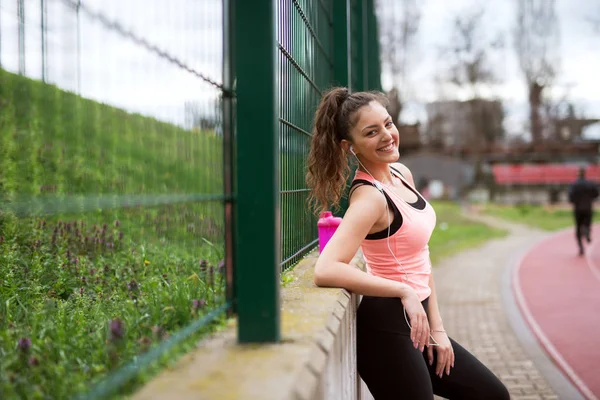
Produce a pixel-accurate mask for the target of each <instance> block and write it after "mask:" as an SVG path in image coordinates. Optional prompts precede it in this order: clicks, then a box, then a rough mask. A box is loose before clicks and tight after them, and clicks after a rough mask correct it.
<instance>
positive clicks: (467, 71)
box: [442, 8, 503, 99]
mask: <svg viewBox="0 0 600 400" xmlns="http://www.w3.org/2000/svg"><path fill="white" fill-rule="evenodd" d="M484 14H485V12H484V10H483V9H481V8H480V9H475V10H473V11H463V12H460V13H459V14H457V15H456V16H455V17H454V18H453V21H452V22H453V30H452V35H451V36H450V43H449V44H448V45H447V46H445V47H442V56H443V57H444V59H445V62H448V63H449V68H448V74H449V76H448V79H449V81H450V82H451V83H452V84H454V85H455V86H456V87H458V88H460V89H464V90H467V91H468V92H469V97H470V98H472V99H477V98H480V97H481V93H480V90H481V88H482V87H483V86H487V85H489V84H493V83H495V82H497V77H496V74H495V72H494V70H493V67H492V63H491V62H490V61H491V60H490V52H492V51H494V50H497V49H500V48H502V46H503V41H502V37H501V36H500V35H498V36H496V37H494V38H493V39H491V40H488V38H487V37H488V34H487V32H485V31H484V25H483V17H484Z"/></svg>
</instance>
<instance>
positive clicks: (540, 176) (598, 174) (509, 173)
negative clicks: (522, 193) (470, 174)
mask: <svg viewBox="0 0 600 400" xmlns="http://www.w3.org/2000/svg"><path fill="white" fill-rule="evenodd" d="M492 173H493V174H494V179H495V181H496V183H497V184H499V185H549V184H558V185H567V184H569V183H571V182H573V181H574V180H575V179H577V176H578V174H579V166H578V165H572V164H495V165H493V166H492ZM585 176H586V178H588V179H590V180H593V181H596V182H600V165H589V166H587V167H586V175H585Z"/></svg>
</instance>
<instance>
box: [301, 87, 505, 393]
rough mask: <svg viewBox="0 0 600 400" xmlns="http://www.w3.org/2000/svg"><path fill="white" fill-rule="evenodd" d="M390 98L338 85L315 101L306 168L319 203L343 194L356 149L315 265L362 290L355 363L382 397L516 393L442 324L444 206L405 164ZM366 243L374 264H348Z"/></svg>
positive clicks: (322, 274) (319, 280) (326, 278)
mask: <svg viewBox="0 0 600 400" xmlns="http://www.w3.org/2000/svg"><path fill="white" fill-rule="evenodd" d="M385 106H386V102H385V101H384V100H383V96H382V95H381V94H379V93H374V92H357V93H350V92H349V91H348V89H346V88H334V89H332V90H330V91H329V92H327V93H326V94H325V95H324V97H323V99H322V100H321V104H320V106H319V108H318V109H317V114H316V117H315V129H314V135H313V137H312V142H311V149H310V154H309V171H308V176H307V180H308V183H309V185H310V187H311V188H312V198H313V200H314V202H315V206H316V208H317V211H320V210H322V209H324V208H326V207H328V204H329V203H328V202H329V201H332V202H333V204H337V203H338V202H339V200H340V197H341V193H342V190H343V189H344V187H345V182H346V179H347V177H348V172H349V165H348V159H347V157H348V156H349V157H354V158H356V160H357V161H358V164H359V168H358V170H357V171H356V175H355V176H354V180H353V183H352V186H351V188H350V194H349V202H350V206H349V208H348V210H347V211H346V214H345V215H344V218H343V220H342V223H341V224H340V226H339V227H338V229H337V230H336V232H335V234H334V235H333V237H332V238H331V239H330V241H329V242H328V243H327V245H326V246H325V248H324V249H323V251H322V252H321V254H320V255H319V258H318V259H317V262H316V264H315V273H314V281H315V284H316V285H318V286H325V287H342V288H345V289H347V290H349V291H351V292H353V293H357V294H360V295H362V296H363V297H362V300H361V303H360V306H359V308H358V311H357V316H356V325H357V347H356V349H357V369H358V372H359V374H360V376H361V377H362V378H363V380H364V381H365V383H366V384H367V386H368V388H369V390H370V392H371V393H372V394H373V396H374V397H375V398H376V399H391V398H397V396H399V395H400V394H402V395H404V396H406V398H410V399H431V398H433V395H434V394H436V395H440V396H443V397H446V398H461V399H484V398H485V399H498V400H500V399H502V400H504V399H508V398H509V397H510V396H509V393H508V391H507V389H506V387H504V385H503V384H502V382H500V381H499V380H498V378H497V377H496V376H495V375H494V374H493V373H492V372H491V371H490V370H488V369H487V368H486V367H485V366H484V365H483V364H481V363H480V362H479V361H478V360H477V359H476V358H475V357H474V356H473V355H471V354H470V353H469V352H468V351H467V350H465V349H464V348H463V347H462V346H461V345H459V344H458V343H456V342H455V341H453V340H452V339H450V338H449V337H448V335H447V334H446V331H445V330H444V324H443V321H442V317H441V314H440V310H439V308H438V304H437V298H436V292H435V283H434V280H433V275H432V269H431V260H430V257H429V241H430V238H431V235H432V233H433V230H434V228H435V225H436V213H435V211H434V209H433V207H432V206H431V204H429V203H428V202H427V201H426V200H425V198H424V197H423V196H421V194H420V193H419V192H418V191H417V190H416V189H415V184H414V181H413V178H412V173H411V171H410V170H409V169H408V168H407V167H406V166H404V165H402V164H400V163H397V160H398V158H399V153H398V143H399V140H400V138H399V134H398V130H397V129H396V127H395V125H394V123H393V122H392V120H391V118H390V115H389V114H388V112H387V110H386V108H385ZM359 247H360V248H361V249H362V253H363V255H364V259H365V264H366V267H367V271H366V272H363V271H361V270H358V269H356V268H354V267H352V266H351V265H350V264H349V263H350V262H351V260H352V258H353V257H354V256H355V254H356V252H357V251H358V249H359ZM450 371H452V373H450Z"/></svg>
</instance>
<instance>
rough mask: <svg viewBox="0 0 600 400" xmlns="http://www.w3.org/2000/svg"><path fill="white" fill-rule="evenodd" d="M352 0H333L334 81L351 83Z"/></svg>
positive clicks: (336, 82) (338, 84)
mask: <svg viewBox="0 0 600 400" xmlns="http://www.w3.org/2000/svg"><path fill="white" fill-rule="evenodd" d="M349 1H350V0H338V1H334V2H333V18H332V19H333V83H334V85H336V86H345V87H349V84H350V68H351V64H350V30H349V29H350V24H349V23H348V20H349V18H350V14H349V9H350V3H349Z"/></svg>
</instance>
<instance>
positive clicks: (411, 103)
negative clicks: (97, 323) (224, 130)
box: [0, 0, 600, 135]
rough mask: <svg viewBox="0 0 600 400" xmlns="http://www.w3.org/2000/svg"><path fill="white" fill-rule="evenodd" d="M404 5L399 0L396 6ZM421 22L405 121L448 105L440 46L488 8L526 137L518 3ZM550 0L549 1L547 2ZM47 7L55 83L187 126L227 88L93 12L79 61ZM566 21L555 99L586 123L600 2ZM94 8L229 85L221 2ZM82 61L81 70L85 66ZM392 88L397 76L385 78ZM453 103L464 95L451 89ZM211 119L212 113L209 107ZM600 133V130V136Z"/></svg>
mask: <svg viewBox="0 0 600 400" xmlns="http://www.w3.org/2000/svg"><path fill="white" fill-rule="evenodd" d="M387 1H392V2H396V3H399V0H387ZM417 1H418V2H419V3H420V4H421V5H422V6H421V7H422V9H421V12H422V19H421V25H420V29H419V33H418V36H417V42H416V46H415V48H416V50H417V51H416V52H415V57H414V59H413V62H412V63H411V65H412V68H411V69H410V70H409V74H408V78H409V79H408V82H407V85H406V86H407V87H406V90H405V91H404V92H405V93H406V100H407V102H408V103H407V107H406V109H405V112H404V113H403V116H402V118H403V120H404V121H406V122H415V121H416V120H420V121H421V122H425V120H426V117H427V116H426V114H425V111H424V104H425V103H427V102H430V101H434V100H436V99H437V98H439V93H438V91H437V89H436V84H435V74H436V71H437V70H438V69H439V68H440V60H439V56H438V50H437V49H438V48H439V46H442V45H447V44H448V38H449V37H450V32H451V20H452V17H453V16H454V15H456V13H460V12H464V11H465V10H469V9H470V8H473V7H476V6H478V5H481V4H485V7H484V9H485V14H484V18H485V33H486V34H488V32H489V34H490V35H491V34H493V33H496V32H498V33H499V34H501V35H502V36H503V37H504V40H505V42H506V44H507V45H506V47H505V49H504V50H503V52H502V53H500V54H498V55H497V56H496V57H495V58H494V59H493V64H494V69H495V71H496V72H497V75H498V77H499V78H500V80H501V83H500V84H499V85H497V86H495V87H493V88H492V90H491V91H490V94H491V95H493V96H496V97H498V98H500V99H502V101H503V103H504V105H505V109H506V117H505V127H506V130H507V132H508V133H509V134H511V133H514V134H519V133H520V132H522V131H523V129H524V126H525V123H526V121H527V113H528V108H527V102H526V98H527V93H526V90H525V89H526V87H525V84H524V80H523V78H522V74H521V72H520V70H519V68H518V62H517V59H516V57H515V52H514V47H513V46H512V33H511V31H512V29H513V28H514V19H515V17H514V16H515V13H516V11H515V8H516V5H515V4H516V0H489V1H487V2H484V1H483V0H452V1H448V0H417ZM543 1H546V0H543ZM24 2H25V32H26V41H25V48H26V57H25V59H26V75H27V76H30V77H32V78H35V79H40V78H41V71H42V67H41V40H40V37H41V30H40V0H24ZM46 2H47V9H48V36H47V42H48V67H47V81H48V82H50V83H53V84H56V85H58V86H59V87H61V88H64V89H67V90H72V91H75V92H78V93H80V94H81V95H82V96H84V97H87V98H92V99H95V100H98V101H102V102H106V103H108V104H112V105H115V106H117V107H121V108H124V109H127V110H129V111H133V112H139V113H142V114H145V115H152V116H156V117H157V118H160V119H163V120H166V121H170V122H173V123H178V124H182V125H184V124H185V112H184V104H185V103H186V102H191V103H197V104H203V106H202V107H201V108H205V109H206V108H211V109H212V107H211V106H207V105H206V102H207V101H213V102H214V99H215V98H216V97H217V95H218V93H219V90H218V89H216V88H215V87H213V86H211V85H210V84H208V83H206V82H204V81H203V80H201V79H199V78H198V77H197V76H195V75H194V74H193V73H190V72H189V71H185V70H184V69H182V68H181V67H179V66H176V65H174V64H173V63H171V62H169V61H167V60H165V59H164V57H160V56H158V55H156V54H155V53H153V52H151V51H149V50H147V49H145V48H143V47H141V46H140V45H138V44H136V43H134V42H133V41H132V40H131V39H128V38H125V37H123V36H122V35H120V34H117V33H114V32H112V31H110V30H107V29H106V28H104V27H103V26H102V25H101V24H100V23H99V22H98V21H97V20H96V19H94V18H90V17H89V16H88V15H87V14H86V13H85V12H83V11H82V12H81V13H80V31H79V32H80V36H79V43H80V46H79V57H77V55H78V36H77V18H76V14H75V12H74V11H73V10H72V9H71V8H69V7H67V6H65V3H68V1H67V0H46ZM556 2H557V3H556V4H557V13H558V15H559V24H560V35H561V36H560V55H561V64H560V65H561V67H560V73H559V75H558V77H557V80H556V82H555V85H554V88H553V90H552V92H551V94H552V95H553V96H554V97H555V98H560V97H562V96H564V95H565V94H566V93H568V95H569V98H571V99H572V100H573V101H574V102H575V104H576V105H577V107H578V109H579V110H581V112H582V113H585V114H584V115H586V116H590V117H593V116H597V117H600V77H598V71H600V32H597V33H596V32H594V30H593V27H592V25H591V24H589V23H588V22H587V21H586V18H587V17H589V16H591V15H598V16H599V17H600V0H556ZM84 4H85V5H86V7H88V8H89V9H91V10H101V12H102V14H103V15H105V16H106V17H107V18H108V19H109V20H111V21H117V22H120V23H121V24H122V25H123V26H125V27H127V28H128V29H129V30H131V31H133V32H135V34H136V35H138V36H140V37H144V38H146V39H147V40H148V42H151V43H152V44H155V45H157V46H158V47H159V48H161V49H165V50H168V52H169V54H170V55H171V56H173V57H175V58H177V59H178V60H180V61H182V62H183V63H184V64H185V65H186V67H187V68H189V69H191V70H192V71H193V72H201V73H202V74H204V75H206V76H208V77H210V78H211V79H213V80H215V81H217V82H221V67H222V60H223V52H222V37H221V29H222V22H221V20H222V10H221V0H202V1H198V0H171V1H168V2H167V1H149V0H127V1H122V0H85V1H84ZM17 21H18V19H17V0H11V1H8V0H2V1H1V2H0V63H1V64H2V66H3V68H6V69H8V70H9V71H13V72H17V71H18V70H19V61H18V59H19V58H18V54H19V53H18V23H17ZM78 60H80V61H79V63H78ZM382 81H383V85H384V88H386V87H389V86H390V79H389V76H386V75H384V76H383V77H382ZM447 96H449V97H450V98H461V94H460V93H456V92H449V93H447ZM204 112H211V110H204ZM599 135H600V133H599Z"/></svg>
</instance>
